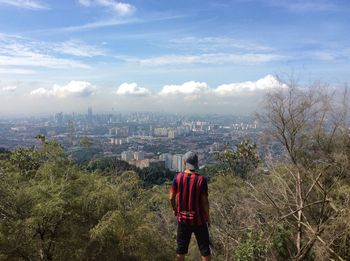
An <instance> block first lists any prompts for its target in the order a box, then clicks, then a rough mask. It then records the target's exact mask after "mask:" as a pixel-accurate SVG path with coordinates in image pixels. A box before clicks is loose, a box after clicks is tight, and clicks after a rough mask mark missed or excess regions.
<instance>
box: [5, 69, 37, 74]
mask: <svg viewBox="0 0 350 261" xmlns="http://www.w3.org/2000/svg"><path fill="white" fill-rule="evenodd" d="M34 73H35V71H32V70H25V69H13V68H0V74H34Z"/></svg>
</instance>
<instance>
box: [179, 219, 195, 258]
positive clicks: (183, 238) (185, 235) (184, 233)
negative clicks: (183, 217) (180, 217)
mask: <svg viewBox="0 0 350 261" xmlns="http://www.w3.org/2000/svg"><path fill="white" fill-rule="evenodd" d="M191 235H192V230H191V229H190V227H189V225H187V224H183V223H180V222H179V223H178V224H177V237H176V241H177V248H176V254H177V260H178V261H183V260H185V255H186V254H187V252H188V245H189V244H190V240H191Z"/></svg>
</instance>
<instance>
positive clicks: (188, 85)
mask: <svg viewBox="0 0 350 261" xmlns="http://www.w3.org/2000/svg"><path fill="white" fill-rule="evenodd" d="M207 90H208V85H207V84H206V83H205V82H195V81H190V82H185V83H184V84H182V85H165V86H163V88H162V90H161V91H160V92H159V94H160V95H177V94H183V95H195V94H201V93H203V92H205V91H207Z"/></svg>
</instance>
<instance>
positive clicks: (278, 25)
mask: <svg viewBox="0 0 350 261" xmlns="http://www.w3.org/2000/svg"><path fill="white" fill-rule="evenodd" d="M349 32H350V1H347V0H215V1H214V0H211V1H209V0H186V1H185V0H176V1H175V0H133V1H132V0H130V1H128V0H126V1H119V0H60V1H56V0H0V117H1V116H9V115H10V116H11V115H36V114H50V113H55V112H60V111H62V112H66V113H70V112H86V111H87V108H88V107H90V106H91V107H92V108H93V110H94V112H110V111H112V110H113V111H158V112H159V111H160V112H181V113H183V112H185V113H187V112H193V113H225V114H226V113H230V114H249V113H252V112H254V111H255V110H259V104H260V102H261V99H262V97H264V94H266V92H268V91H270V90H273V89H278V88H284V87H285V85H284V84H283V83H281V82H280V81H278V80H277V78H278V77H279V78H280V79H287V78H289V77H290V76H291V75H293V77H296V78H297V79H298V80H299V81H300V82H301V84H304V83H305V84H306V83H309V82H313V81H322V82H327V83H329V84H330V85H333V84H334V85H342V84H346V83H347V82H349V80H350V73H349V72H350V33H349ZM277 76H278V77H277Z"/></svg>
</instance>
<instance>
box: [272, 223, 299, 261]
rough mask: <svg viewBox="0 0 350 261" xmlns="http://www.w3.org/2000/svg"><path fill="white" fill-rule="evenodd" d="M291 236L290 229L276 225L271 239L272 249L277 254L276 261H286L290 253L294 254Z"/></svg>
mask: <svg viewBox="0 0 350 261" xmlns="http://www.w3.org/2000/svg"><path fill="white" fill-rule="evenodd" d="M292 236H293V233H292V229H291V228H290V227H288V226H287V225H282V224H278V225H277V227H276V231H275V232H274V234H273V238H272V245H273V249H274V250H275V251H276V252H277V260H281V261H282V260H287V259H288V258H290V257H291V255H292V254H291V253H294V252H295V246H294V243H293V241H292Z"/></svg>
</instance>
